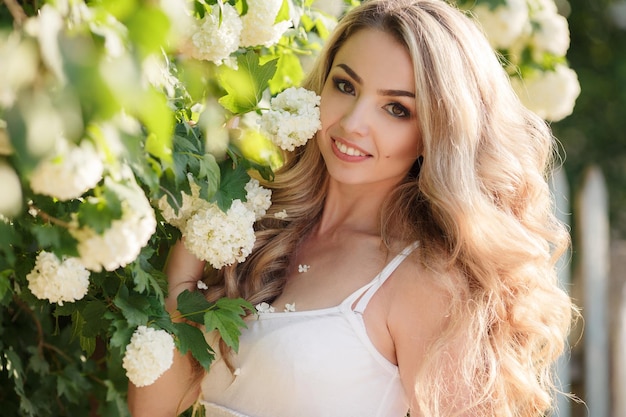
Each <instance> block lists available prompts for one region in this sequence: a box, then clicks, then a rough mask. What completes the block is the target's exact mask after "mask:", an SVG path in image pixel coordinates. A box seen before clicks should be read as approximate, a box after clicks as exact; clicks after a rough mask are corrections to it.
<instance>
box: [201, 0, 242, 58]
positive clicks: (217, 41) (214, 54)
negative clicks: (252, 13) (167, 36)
mask: <svg viewBox="0 0 626 417" xmlns="http://www.w3.org/2000/svg"><path fill="white" fill-rule="evenodd" d="M221 10H222V13H223V14H222V19H221V21H220V7H217V6H216V7H213V10H212V12H211V13H207V14H206V15H205V16H204V18H203V19H202V21H200V22H199V23H198V24H197V26H196V27H193V31H194V32H193V34H192V35H191V44H192V48H191V56H192V57H194V58H196V59H201V60H207V61H213V62H215V63H216V64H218V65H219V64H221V63H222V61H223V60H225V59H227V58H228V57H229V56H230V54H232V53H233V52H235V51H236V50H237V49H238V48H239V41H240V37H241V30H242V29H243V24H242V22H241V18H240V17H239V13H237V10H236V9H235V8H234V7H233V6H231V5H230V4H228V3H227V4H224V5H223V6H222V8H221Z"/></svg>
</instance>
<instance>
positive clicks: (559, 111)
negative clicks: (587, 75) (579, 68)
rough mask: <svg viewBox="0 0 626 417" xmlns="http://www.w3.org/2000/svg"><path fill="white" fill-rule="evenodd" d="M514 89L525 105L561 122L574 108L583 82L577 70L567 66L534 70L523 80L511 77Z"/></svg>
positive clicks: (540, 115) (538, 113)
mask: <svg viewBox="0 0 626 417" xmlns="http://www.w3.org/2000/svg"><path fill="white" fill-rule="evenodd" d="M512 84H513V88H514V89H515V91H516V92H517V94H518V96H519V97H520V100H521V101H522V103H524V105H526V107H528V108H529V109H530V110H532V111H533V112H535V113H536V114H537V115H538V116H539V117H541V118H543V119H545V120H549V121H553V122H556V121H559V120H561V119H563V118H565V117H566V116H569V115H570V114H571V113H572V112H573V111H574V104H575V103H576V98H577V97H578V95H579V94H580V84H579V83H578V76H577V75H576V72H575V71H574V70H572V69H571V68H569V67H567V66H565V65H558V66H557V67H556V69H555V70H554V71H544V72H538V73H535V74H534V75H532V76H529V77H526V78H524V81H522V80H520V79H518V78H514V79H512Z"/></svg>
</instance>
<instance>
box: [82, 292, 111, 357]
mask: <svg viewBox="0 0 626 417" xmlns="http://www.w3.org/2000/svg"><path fill="white" fill-rule="evenodd" d="M106 311H107V306H106V304H105V303H104V302H103V301H100V300H91V301H88V302H87V304H86V306H85V308H84V309H82V311H81V312H80V314H81V315H82V317H83V319H84V320H85V325H84V326H83V332H82V336H84V337H86V338H89V337H92V338H94V341H93V343H94V344H95V336H97V335H98V334H100V333H101V332H102V331H104V330H106V329H107V328H108V326H109V320H107V319H106V318H105V316H104V313H105V312H106ZM82 343H83V342H82V340H81V346H82Z"/></svg>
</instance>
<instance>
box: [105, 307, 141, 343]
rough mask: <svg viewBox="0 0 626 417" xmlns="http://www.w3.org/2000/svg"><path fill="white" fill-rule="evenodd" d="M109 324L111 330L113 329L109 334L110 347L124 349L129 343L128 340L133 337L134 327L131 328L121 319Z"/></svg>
mask: <svg viewBox="0 0 626 417" xmlns="http://www.w3.org/2000/svg"><path fill="white" fill-rule="evenodd" d="M107 316H108V314H107ZM111 324H112V328H114V329H115V330H114V331H113V332H112V333H111V339H110V343H111V346H113V347H117V348H124V347H126V345H128V343H130V338H131V337H132V336H133V332H134V331H135V328H136V326H131V325H129V323H128V322H127V321H126V320H122V319H117V320H114V321H113V322H112V323H111Z"/></svg>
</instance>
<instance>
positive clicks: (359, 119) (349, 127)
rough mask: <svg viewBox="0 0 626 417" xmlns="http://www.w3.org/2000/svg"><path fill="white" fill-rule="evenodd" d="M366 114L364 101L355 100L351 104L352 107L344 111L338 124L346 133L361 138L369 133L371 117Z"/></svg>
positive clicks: (367, 111) (366, 107)
mask: <svg viewBox="0 0 626 417" xmlns="http://www.w3.org/2000/svg"><path fill="white" fill-rule="evenodd" d="M368 113H369V110H368V106H367V102H366V100H362V99H360V98H357V99H355V100H354V101H353V102H352V105H351V106H350V107H349V108H347V109H346V112H345V113H344V115H343V116H342V117H341V119H340V122H339V124H340V125H341V127H342V129H344V130H345V131H346V132H348V133H353V134H356V135H361V136H364V135H367V134H368V133H369V123H370V119H371V117H372V116H373V115H371V114H368Z"/></svg>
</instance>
